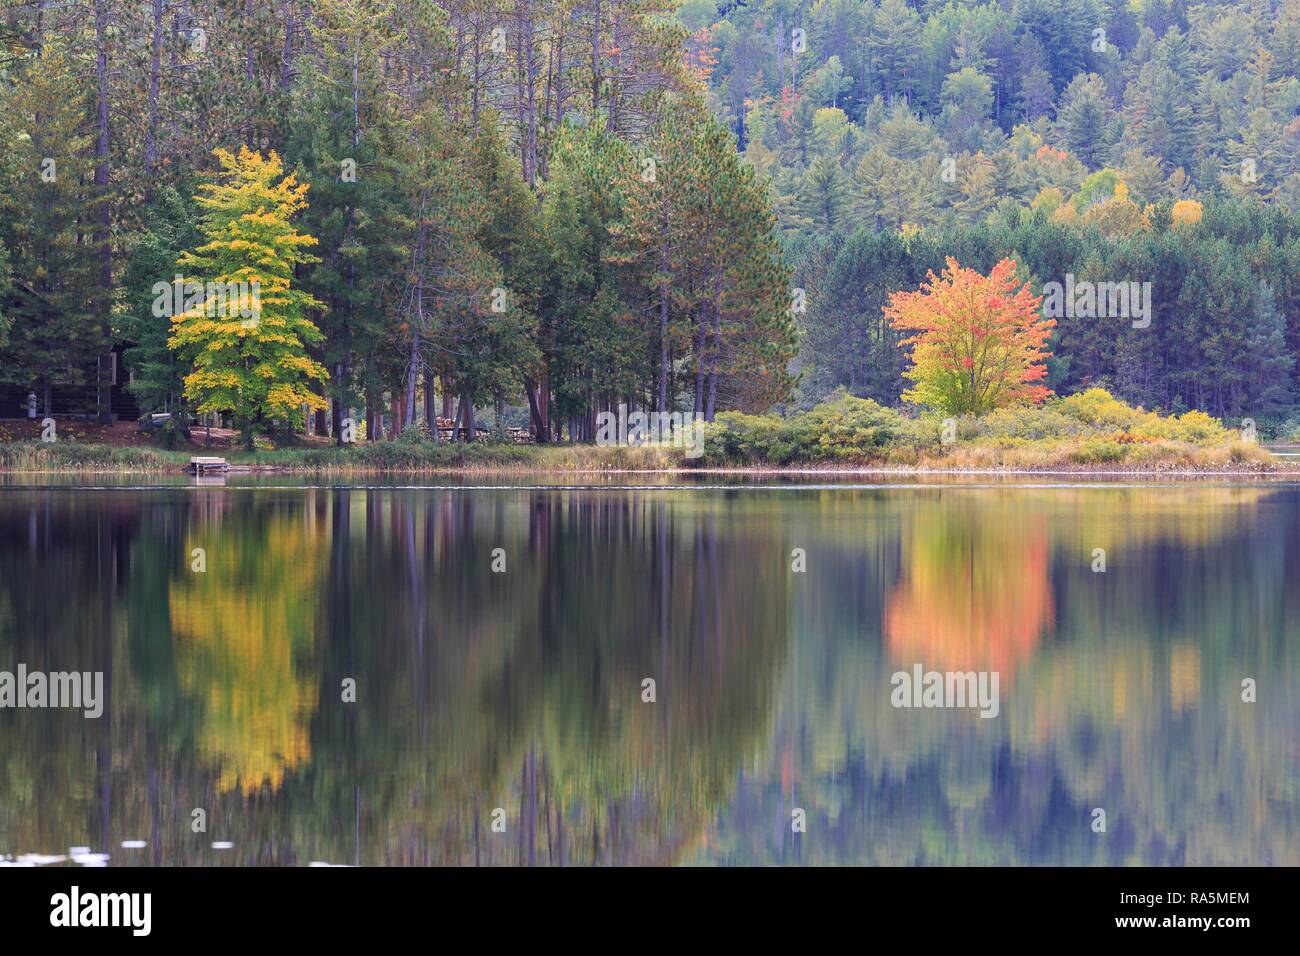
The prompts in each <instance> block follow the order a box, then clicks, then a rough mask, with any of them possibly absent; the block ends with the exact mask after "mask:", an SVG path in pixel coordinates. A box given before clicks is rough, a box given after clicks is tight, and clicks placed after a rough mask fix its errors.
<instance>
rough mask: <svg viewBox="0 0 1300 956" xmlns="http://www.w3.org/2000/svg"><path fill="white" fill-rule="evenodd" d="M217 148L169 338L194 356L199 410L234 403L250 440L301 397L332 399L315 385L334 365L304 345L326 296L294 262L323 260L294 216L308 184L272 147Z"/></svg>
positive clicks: (297, 405) (321, 404) (192, 390)
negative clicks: (312, 312)
mask: <svg viewBox="0 0 1300 956" xmlns="http://www.w3.org/2000/svg"><path fill="white" fill-rule="evenodd" d="M216 156H217V160H218V162H219V163H220V164H221V168H220V170H219V171H218V172H217V173H216V175H215V176H214V177H213V181H212V182H207V183H204V184H202V185H201V186H200V187H199V195H198V196H196V197H194V198H195V201H197V202H198V203H199V205H200V206H201V207H202V208H203V209H204V213H203V217H202V220H201V224H200V229H201V231H202V233H203V236H204V238H205V240H206V241H205V242H204V243H203V244H202V245H201V246H199V247H198V248H197V249H196V250H194V251H193V252H186V253H184V254H183V255H182V256H181V257H180V259H179V260H178V261H177V266H178V267H179V268H181V269H183V270H184V275H183V277H182V283H183V285H182V289H183V293H178V296H177V300H178V301H180V302H181V303H182V308H180V309H177V310H174V311H175V314H173V316H172V336H171V338H170V339H169V340H168V345H169V346H170V347H171V348H172V349H174V350H177V351H178V352H179V353H180V354H182V355H183V356H184V357H185V358H186V359H187V360H188V361H190V362H191V363H192V364H193V366H194V370H193V371H192V372H191V373H190V374H189V375H186V376H185V397H186V398H187V399H189V400H190V401H192V402H194V403H195V407H196V409H197V410H198V411H199V412H230V413H232V414H233V415H234V417H235V421H236V422H237V423H238V425H239V426H240V428H241V429H242V431H243V433H244V442H245V444H246V445H247V447H249V448H252V447H253V441H254V434H255V432H256V431H259V430H265V429H266V428H267V427H268V426H270V425H272V424H273V423H276V422H283V421H285V420H287V419H288V418H289V417H290V416H291V415H294V414H296V413H297V412H298V411H300V410H301V409H302V407H303V406H304V405H305V406H308V407H309V408H325V407H327V404H326V402H325V399H324V398H322V397H321V396H320V395H317V394H316V393H315V392H313V391H312V390H311V388H310V385H309V383H310V382H312V381H317V382H323V381H324V380H325V379H326V377H327V373H326V371H325V368H324V367H323V366H322V365H321V364H320V363H318V362H316V361H314V360H313V359H312V358H311V357H310V356H309V355H308V354H307V345H308V344H310V343H313V342H318V341H320V340H321V338H322V337H323V336H322V334H321V332H320V330H319V329H318V328H317V327H316V326H315V324H314V323H313V322H312V321H311V319H310V318H308V316H307V310H308V309H323V308H324V306H323V304H322V303H321V302H319V301H318V300H317V299H315V298H313V297H312V296H311V295H310V294H308V293H307V292H304V291H303V290H301V289H295V288H293V273H294V268H295V267H296V266H298V265H300V264H304V263H312V262H318V261H319V260H318V259H317V258H316V257H315V256H313V255H311V254H310V253H309V252H307V251H306V250H307V248H308V247H310V246H314V245H315V244H316V239H315V238H314V237H312V236H309V235H305V234H303V233H300V232H298V231H297V229H296V228H295V227H294V225H293V223H292V219H293V217H294V215H295V214H297V213H298V212H301V211H302V210H303V209H305V208H306V207H307V199H306V194H307V190H308V188H309V186H308V184H306V183H299V182H298V181H297V178H296V177H295V176H294V175H293V174H292V173H290V174H288V175H286V174H285V172H284V164H283V163H282V162H281V160H280V157H279V156H278V155H277V154H276V153H275V151H274V150H272V151H270V152H269V153H267V155H266V156H263V155H262V154H261V153H258V152H254V151H252V150H250V149H248V148H246V147H241V148H240V150H239V153H238V154H234V153H231V152H229V151H227V150H224V149H218V150H216Z"/></svg>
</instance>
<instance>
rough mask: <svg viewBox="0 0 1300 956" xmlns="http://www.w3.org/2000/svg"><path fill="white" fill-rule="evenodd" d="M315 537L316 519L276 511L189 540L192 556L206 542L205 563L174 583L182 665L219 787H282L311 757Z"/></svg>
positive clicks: (314, 682)
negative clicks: (260, 521) (247, 524)
mask: <svg viewBox="0 0 1300 956" xmlns="http://www.w3.org/2000/svg"><path fill="white" fill-rule="evenodd" d="M319 538H320V531H319V529H318V528H316V527H314V526H313V523H312V522H310V521H308V522H304V521H302V520H301V519H300V518H294V517H291V516H286V517H279V516H277V517H274V518H271V519H270V520H269V521H268V522H267V523H266V525H265V526H256V525H254V526H252V527H251V528H244V527H235V528H233V529H230V530H227V531H226V532H225V533H224V534H222V535H221V536H220V537H218V536H216V535H214V534H213V533H211V532H209V534H208V535H206V536H203V537H202V540H200V536H198V535H194V536H192V537H191V539H190V540H188V541H187V542H186V545H185V551H186V554H188V553H190V550H191V548H194V547H205V548H206V550H207V561H208V566H207V572H206V573H203V574H197V573H188V572H187V573H186V574H185V576H184V577H181V578H178V579H176V580H175V581H173V582H172V585H171V622H172V632H173V635H174V638H175V641H176V645H177V658H178V660H177V664H178V667H177V669H178V672H179V674H180V679H181V682H182V685H183V686H184V688H185V690H186V691H187V692H189V693H191V694H193V695H194V696H195V697H196V698H198V700H199V701H200V703H201V704H202V705H203V721H202V726H201V729H200V731H199V746H200V748H201V750H202V752H203V753H204V755H205V756H207V757H209V758H211V759H213V760H215V761H217V762H218V763H219V764H220V766H221V778H220V783H219V787H220V789H221V790H222V791H223V792H225V791H229V790H234V789H235V788H236V787H240V788H242V789H243V790H244V791H245V792H252V791H254V790H257V789H259V788H260V787H261V786H262V785H263V784H267V783H269V784H270V786H271V788H272V789H273V790H274V789H277V788H278V787H279V786H280V784H281V783H282V782H283V780H284V774H285V771H286V770H292V769H293V768H295V767H297V766H298V765H299V764H302V763H304V762H305V761H306V760H307V759H308V758H309V757H310V754H311V744H310V741H309V739H308V723H309V722H310V719H311V716H312V714H313V713H315V710H316V706H317V703H318V700H317V687H318V681H317V679H316V677H315V676H314V674H313V671H314V669H315V668H314V661H313V660H312V658H313V650H314V647H313V645H314V640H313V625H314V615H315V613H316V609H317V606H318V594H319V588H320V571H321V569H320V563H319V560H318V556H319V555H320V554H321V553H322V551H323V549H322V547H321V542H320V541H319Z"/></svg>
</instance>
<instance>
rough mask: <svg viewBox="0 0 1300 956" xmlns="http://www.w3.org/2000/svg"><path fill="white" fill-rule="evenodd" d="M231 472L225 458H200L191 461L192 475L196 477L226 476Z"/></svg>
mask: <svg viewBox="0 0 1300 956" xmlns="http://www.w3.org/2000/svg"><path fill="white" fill-rule="evenodd" d="M228 471H230V465H228V464H227V463H226V459H224V458H211V457H206V456H200V457H197V458H191V459H190V474H192V475H195V476H202V475H224V474H226V472H228Z"/></svg>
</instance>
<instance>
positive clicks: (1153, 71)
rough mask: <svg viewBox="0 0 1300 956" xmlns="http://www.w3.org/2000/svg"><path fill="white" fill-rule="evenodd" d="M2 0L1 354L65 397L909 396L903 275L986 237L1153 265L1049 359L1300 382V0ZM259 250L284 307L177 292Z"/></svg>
mask: <svg viewBox="0 0 1300 956" xmlns="http://www.w3.org/2000/svg"><path fill="white" fill-rule="evenodd" d="M0 2H2V3H3V5H2V6H0V143H2V144H3V151H4V155H5V160H6V161H5V162H4V163H3V165H2V166H0V388H6V387H7V388H9V389H10V390H11V391H12V390H15V389H17V390H21V392H22V393H23V394H25V393H26V392H27V391H28V390H29V389H30V390H31V391H33V392H35V393H36V394H37V396H38V402H39V404H40V406H41V410H42V412H43V413H45V414H49V413H51V409H52V405H51V396H52V395H53V394H55V393H57V392H58V390H59V389H60V388H69V387H75V388H80V389H83V390H85V391H87V392H88V393H89V394H90V395H91V396H92V397H91V399H90V401H89V405H88V408H89V411H90V412H91V413H93V414H96V415H97V416H98V417H99V420H100V421H101V422H107V421H108V419H109V418H110V413H111V402H110V400H109V393H110V389H111V386H112V382H113V381H114V378H116V380H117V381H118V382H119V383H120V382H128V383H129V385H128V388H129V390H130V392H131V394H132V395H133V396H134V397H135V399H136V402H137V403H138V405H139V408H140V410H141V411H144V412H150V411H158V410H166V411H170V412H173V413H174V414H175V416H176V417H177V418H178V419H182V420H183V419H188V418H190V417H192V416H194V415H200V414H203V413H220V414H222V415H223V416H224V417H225V418H226V419H227V420H228V421H233V423H235V424H236V425H237V426H238V427H240V428H242V429H243V430H244V432H245V434H246V435H247V436H248V439H249V441H250V443H251V441H252V435H253V433H254V432H258V433H268V434H271V435H273V436H276V437H282V438H288V437H290V436H291V435H292V434H293V433H295V432H297V433H301V432H303V431H305V430H309V431H311V432H313V433H315V434H317V435H327V434H328V435H330V436H332V437H333V439H334V440H335V441H339V442H341V441H343V440H344V437H343V436H344V431H345V429H344V422H345V421H346V420H347V419H354V420H355V421H356V422H357V423H358V431H360V430H361V428H364V434H365V436H366V437H368V438H371V439H375V438H378V437H383V435H384V433H385V430H386V432H387V435H389V436H396V435H398V434H400V433H401V432H402V431H403V430H404V429H406V428H408V427H410V426H412V425H415V424H417V423H419V422H426V423H428V424H429V425H436V423H437V420H438V418H439V417H442V418H443V419H444V420H445V419H448V418H454V419H455V421H456V422H457V423H458V424H460V425H461V426H462V428H463V429H464V430H465V431H466V432H467V433H468V435H469V436H470V437H473V435H474V433H475V431H476V429H477V428H479V427H482V423H481V422H480V421H477V420H476V416H475V409H478V410H479V415H480V416H481V415H482V414H483V411H484V410H494V411H495V415H494V416H493V422H494V423H499V422H500V421H501V419H502V415H503V412H504V411H505V410H506V409H513V410H514V413H515V414H517V415H518V417H519V421H520V423H523V422H526V423H527V424H528V426H529V428H530V430H531V431H532V432H533V434H534V436H535V438H536V439H537V440H538V441H543V442H545V441H553V440H560V439H569V440H576V441H590V440H592V439H593V438H595V422H596V416H597V414H598V413H599V412H600V411H602V410H608V409H612V408H616V407H617V406H619V405H620V404H626V405H628V406H629V407H630V408H632V409H645V410H656V411H678V412H686V413H692V412H693V413H696V414H699V415H702V416H703V417H705V418H707V419H709V420H712V419H713V418H714V416H715V414H716V413H718V412H720V411H727V410H735V411H742V412H747V413H756V412H764V411H768V410H770V409H773V408H776V409H777V410H778V411H782V412H786V411H790V410H798V409H806V408H809V407H812V406H813V405H815V404H817V403H818V402H820V401H822V400H824V399H826V398H827V397H828V396H832V395H834V394H836V393H838V392H840V391H841V390H842V391H844V392H847V393H849V394H851V395H855V396H858V397H862V398H870V399H873V400H875V401H878V402H881V403H882V404H885V405H890V406H898V405H899V404H900V402H901V400H902V399H903V393H904V391H905V390H906V388H907V376H908V371H909V362H910V361H911V360H912V359H913V355H912V354H911V352H912V350H911V349H910V348H909V344H908V342H907V341H905V339H906V332H905V331H903V330H901V329H899V328H896V327H894V326H893V325H892V324H891V322H890V320H889V319H888V318H887V317H886V313H885V309H886V306H887V305H888V303H889V301H890V297H891V296H892V295H894V294H896V293H899V292H900V291H908V290H915V289H917V288H919V287H920V286H921V285H922V284H923V283H924V282H925V281H926V279H927V275H928V274H929V273H930V272H931V271H933V272H935V273H938V272H940V271H941V270H943V268H944V264H945V262H946V261H947V260H948V259H949V258H951V259H953V260H955V262H956V263H958V264H959V266H960V267H962V268H964V269H973V270H975V271H976V272H978V273H980V274H990V273H991V272H992V270H993V269H994V268H995V267H996V266H997V265H998V263H1000V262H1002V261H1003V260H1010V261H1011V262H1012V263H1013V264H1014V270H1015V271H1014V275H1015V277H1016V279H1017V280H1018V281H1019V282H1020V283H1027V284H1028V287H1029V288H1030V290H1031V291H1032V292H1033V293H1034V294H1036V295H1037V294H1041V293H1042V292H1043V290H1044V287H1045V286H1046V285H1047V284H1049V283H1069V282H1075V281H1078V282H1084V283H1132V284H1134V288H1138V287H1145V289H1146V290H1147V293H1148V294H1149V296H1150V302H1151V311H1150V315H1148V316H1145V317H1144V318H1143V319H1142V321H1140V322H1130V321H1128V320H1127V316H1126V317H1124V318H1115V317H1104V316H1102V315H1098V314H1093V313H1092V312H1088V311H1085V312H1084V314H1065V315H1062V316H1058V317H1057V318H1056V322H1055V326H1054V327H1053V329H1052V332H1051V336H1050V338H1049V339H1048V340H1047V342H1046V343H1045V345H1044V353H1045V361H1046V375H1045V377H1044V380H1043V383H1042V384H1043V385H1044V386H1045V388H1044V389H1039V390H1038V392H1039V393H1042V392H1044V391H1046V392H1050V393H1054V394H1057V395H1069V394H1073V393H1076V392H1080V391H1083V390H1085V389H1088V388H1093V387H1101V388H1105V389H1107V390H1109V391H1110V392H1111V393H1112V394H1114V395H1115V396H1116V397H1118V398H1120V399H1122V400H1124V401H1126V402H1129V403H1130V404H1133V405H1135V406H1136V405H1141V406H1142V407H1144V408H1147V409H1155V410H1160V411H1162V412H1168V413H1173V414H1178V413H1181V412H1184V411H1186V410H1188V409H1201V410H1204V411H1206V412H1208V413H1210V414H1212V415H1215V416H1217V417H1220V418H1223V419H1224V420H1225V421H1227V420H1232V419H1238V420H1239V419H1242V418H1251V419H1252V420H1258V421H1260V422H1261V423H1264V424H1265V427H1266V429H1267V428H1273V429H1275V430H1277V429H1282V428H1284V427H1286V426H1284V424H1283V423H1285V422H1287V421H1288V420H1289V419H1293V418H1294V412H1295V402H1296V398H1297V395H1298V394H1300V391H1298V389H1297V385H1300V368H1298V367H1297V363H1296V362H1295V358H1294V356H1295V354H1296V351H1297V349H1298V348H1300V76H1298V74H1300V0H1236V2H1223V3H1201V4H1190V3H1186V2H1182V0H1130V2H1123V0H997V2H957V0H946V2H938V0H802V2H796V0H761V2H759V0H755V2H734V0H719V2H714V0H558V2H553V3H542V2H540V0H438V2H433V3H424V2H414V0H271V2H253V0H149V2H145V3H138V4H129V3H126V2H123V0H71V2H61V3H55V2H52V0H0ZM259 197H260V198H259ZM275 197H279V198H275ZM214 203H215V205H214ZM250 210H251V211H254V212H257V213H258V214H259V215H260V214H262V213H265V214H266V215H268V216H270V217H271V218H270V219H267V220H265V221H258V223H257V224H256V228H255V229H254V232H256V235H255V236H251V235H250V234H249V233H248V231H247V230H248V229H249V228H251V227H249V225H248V223H249V222H250V221H251V220H247V219H246V218H244V217H245V216H246V215H247V214H248V213H249V212H250ZM214 243H215V244H216V245H214ZM271 277H274V279H273V280H272V278H271ZM236 278H239V279H246V278H253V279H267V280H268V281H269V282H271V284H272V286H273V288H270V289H268V290H264V292H263V295H264V297H265V299H266V300H265V302H263V304H262V306H260V308H261V309H262V310H263V312H262V321H261V324H260V325H257V324H256V323H254V325H253V327H251V328H250V327H249V326H248V325H246V324H245V323H243V322H241V321H239V320H238V319H235V320H232V321H220V320H218V321H208V319H209V318H210V317H208V316H202V318H203V319H204V321H200V322H197V323H194V322H190V323H188V324H187V323H186V322H184V321H178V317H177V316H175V315H162V316H160V315H159V314H158V311H159V310H158V305H157V303H158V300H159V295H158V289H159V284H160V283H162V284H164V286H165V285H166V284H169V283H175V284H177V285H179V284H180V282H182V281H188V280H197V281H199V282H200V283H202V282H204V281H205V280H206V281H208V282H211V281H213V280H221V281H222V282H226V281H231V280H233V279H236ZM178 301H179V299H178ZM199 306H200V308H199V311H200V312H201V311H202V308H203V307H204V303H203V302H202V300H200V303H199ZM187 308H190V309H191V311H193V309H192V307H190V306H187ZM196 314H197V313H196ZM191 317H193V316H191ZM15 413H16V408H14V409H10V408H7V407H6V408H5V409H4V410H3V411H2V412H0V415H10V416H11V415H13V414H15ZM432 435H433V436H434V437H436V436H437V429H436V427H435V428H433V430H432Z"/></svg>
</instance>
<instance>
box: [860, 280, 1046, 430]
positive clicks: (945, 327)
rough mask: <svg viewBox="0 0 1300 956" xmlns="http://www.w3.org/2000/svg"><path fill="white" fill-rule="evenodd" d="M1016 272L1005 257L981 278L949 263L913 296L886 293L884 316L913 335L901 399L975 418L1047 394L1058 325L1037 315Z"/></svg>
mask: <svg viewBox="0 0 1300 956" xmlns="http://www.w3.org/2000/svg"><path fill="white" fill-rule="evenodd" d="M1015 269H1016V264H1015V263H1014V262H1013V261H1011V260H1010V259H1003V260H1002V261H1001V262H999V263H998V264H997V265H996V266H994V267H993V271H992V272H991V273H989V274H988V275H987V276H985V275H981V274H980V273H978V272H976V271H975V270H974V269H965V268H962V267H961V266H960V265H958V263H957V260H955V259H953V258H951V257H949V258H948V260H947V265H946V266H945V268H944V271H943V275H942V276H938V277H936V276H935V274H934V273H933V272H931V273H930V274H929V276H928V278H927V279H926V282H925V283H924V284H922V286H921V288H920V289H918V290H916V291H915V292H895V293H893V294H891V295H890V297H889V304H888V305H887V306H885V310H884V311H885V317H886V318H887V319H888V320H889V321H890V323H891V324H892V325H893V327H894V328H895V329H900V330H903V331H906V332H911V333H912V335H911V336H910V337H908V338H906V339H904V340H903V341H902V343H901V344H902V345H903V346H904V347H906V346H911V357H912V365H911V368H909V369H908V370H907V371H906V372H905V373H904V375H905V376H906V377H907V378H908V379H909V380H910V381H911V382H912V383H913V385H912V388H910V389H908V390H907V391H906V392H904V393H903V398H904V399H905V400H907V401H909V402H913V403H915V404H918V405H927V406H929V407H931V408H934V409H937V410H939V411H942V412H944V413H946V414H952V415H962V414H975V415H981V414H984V413H985V412H989V411H992V410H993V409H995V408H1001V407H1003V406H1006V405H1013V404H1018V403H1022V402H1041V401H1042V400H1043V399H1044V398H1046V397H1047V396H1048V395H1049V394H1051V392H1050V391H1049V390H1048V388H1047V387H1046V386H1045V385H1043V384H1042V382H1043V379H1045V378H1046V377H1047V366H1046V365H1045V364H1044V360H1045V359H1046V358H1047V356H1048V355H1049V354H1051V353H1050V352H1049V351H1048V349H1047V348H1046V342H1047V337H1048V336H1049V335H1050V334H1051V331H1052V328H1053V327H1054V326H1055V325H1056V322H1055V321H1054V320H1052V319H1049V318H1045V317H1044V316H1043V315H1042V312H1041V309H1040V306H1041V304H1042V297H1041V296H1035V295H1033V294H1032V293H1031V292H1030V291H1029V284H1028V283H1024V284H1023V285H1022V284H1021V283H1020V282H1019V281H1018V280H1017V279H1016V277H1015Z"/></svg>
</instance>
